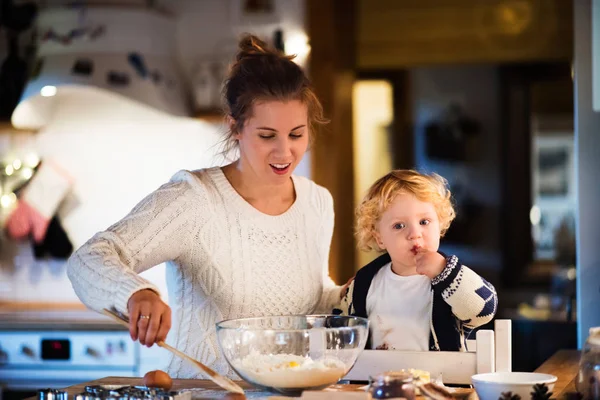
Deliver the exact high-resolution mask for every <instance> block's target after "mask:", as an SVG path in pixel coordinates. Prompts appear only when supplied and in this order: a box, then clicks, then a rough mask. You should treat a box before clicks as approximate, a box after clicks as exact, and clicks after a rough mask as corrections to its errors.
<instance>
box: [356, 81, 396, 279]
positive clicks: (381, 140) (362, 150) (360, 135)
mask: <svg viewBox="0 0 600 400" xmlns="http://www.w3.org/2000/svg"><path fill="white" fill-rule="evenodd" d="M352 109H353V117H354V118H353V119H354V122H353V129H352V131H353V135H354V137H353V140H354V204H356V205H357V206H358V205H359V204H360V202H361V201H362V199H363V197H364V196H365V194H366V192H367V190H368V189H369V187H370V186H371V185H372V184H373V182H375V181H376V180H377V179H379V178H381V177H382V176H384V175H385V174H387V173H388V172H389V171H390V170H391V169H392V160H391V154H390V138H389V126H390V124H391V123H392V121H393V119H394V110H393V99H392V85H391V84H390V82H387V81H376V80H366V81H358V82H356V83H355V84H354V88H353V93H352ZM378 254H379V253H377V252H374V251H373V252H364V251H361V250H359V249H357V250H356V265H355V270H356V271H357V270H358V269H360V268H361V267H362V266H364V265H366V264H367V263H368V262H369V261H371V260H372V259H374V258H375V257H376V256H377V255H378Z"/></svg>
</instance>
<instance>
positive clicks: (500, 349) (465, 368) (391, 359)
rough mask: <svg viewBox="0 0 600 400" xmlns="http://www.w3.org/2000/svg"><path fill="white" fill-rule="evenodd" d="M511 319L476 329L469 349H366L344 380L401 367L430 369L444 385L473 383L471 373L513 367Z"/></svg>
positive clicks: (502, 370) (468, 342)
mask: <svg viewBox="0 0 600 400" xmlns="http://www.w3.org/2000/svg"><path fill="white" fill-rule="evenodd" d="M511 342H512V335H511V320H509V319H497V320H495V322H494V330H488V329H482V330H479V331H477V332H476V337H475V340H467V351H466V352H456V351H397V350H363V351H362V353H361V354H360V355H359V356H358V359H357V360H356V363H355V364H354V367H353V368H352V369H351V370H350V372H348V374H346V376H345V377H344V378H343V379H344V380H350V381H368V380H369V377H370V376H373V375H376V374H378V373H382V372H386V371H397V370H400V369H409V368H414V369H419V370H423V371H428V372H429V373H430V375H431V379H432V380H435V379H436V378H438V377H440V376H441V378H442V381H443V382H444V384H447V383H449V384H471V376H472V375H475V374H481V373H485V372H510V371H511V370H512V357H511V348H512V343H511Z"/></svg>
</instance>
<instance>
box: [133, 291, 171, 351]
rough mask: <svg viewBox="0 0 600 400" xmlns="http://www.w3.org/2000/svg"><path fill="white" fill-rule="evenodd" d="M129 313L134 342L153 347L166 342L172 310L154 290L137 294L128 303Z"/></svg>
mask: <svg viewBox="0 0 600 400" xmlns="http://www.w3.org/2000/svg"><path fill="white" fill-rule="evenodd" d="M127 309H128V311H129V334H130V335H131V339H133V340H134V341H135V340H137V339H138V338H139V339H140V343H141V344H143V345H145V346H148V347H151V346H152V345H153V344H154V343H156V342H159V341H164V340H165V339H166V338H167V333H169V329H171V308H170V307H169V306H168V305H166V304H165V303H164V302H163V301H162V300H161V299H160V296H159V295H158V294H157V293H156V292H154V291H153V290H149V289H144V290H140V291H139V292H135V293H134V294H133V295H131V297H130V298H129V302H128V303H127Z"/></svg>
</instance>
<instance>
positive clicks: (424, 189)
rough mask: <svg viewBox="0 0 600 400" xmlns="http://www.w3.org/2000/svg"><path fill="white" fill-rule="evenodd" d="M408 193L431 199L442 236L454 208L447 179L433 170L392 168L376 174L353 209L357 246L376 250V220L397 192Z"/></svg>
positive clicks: (452, 216)
mask: <svg viewBox="0 0 600 400" xmlns="http://www.w3.org/2000/svg"><path fill="white" fill-rule="evenodd" d="M401 193H410V194H413V195H415V197H416V198H417V199H419V200H420V201H425V202H428V203H432V204H433V206H434V207H435V211H436V213H437V216H438V218H439V220H440V236H444V234H445V233H446V231H447V230H448V228H450V224H451V223H452V220H454V218H455V217H456V212H455V211H454V207H453V205H452V193H451V192H450V189H448V181H447V180H446V179H444V178H443V177H441V176H440V175H438V174H436V173H432V174H422V173H419V172H417V171H414V170H406V169H398V170H394V171H392V172H390V173H388V174H387V175H385V176H384V177H382V178H379V179H378V180H377V181H376V182H375V183H374V184H373V185H372V186H371V187H370V188H369V190H368V191H367V194H366V196H365V197H364V199H363V201H362V202H361V203H360V205H359V206H358V208H357V210H356V236H357V239H358V247H359V248H360V249H361V250H365V251H370V250H380V249H379V246H377V242H376V241H375V236H374V232H376V229H377V228H376V226H377V222H379V219H380V218H381V215H382V214H383V213H384V212H385V210H387V208H388V207H389V205H390V204H391V203H392V202H393V201H394V199H395V198H396V196H397V195H399V194H401Z"/></svg>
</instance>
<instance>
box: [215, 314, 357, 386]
mask: <svg viewBox="0 0 600 400" xmlns="http://www.w3.org/2000/svg"><path fill="white" fill-rule="evenodd" d="M368 332H369V325H368V320H367V319H365V318H360V317H348V316H337V315H287V316H269V317H255V318H240V319H232V320H227V321H221V322H219V323H217V338H218V341H219V346H220V347H221V351H222V353H223V355H224V356H225V358H226V360H227V362H228V363H229V365H231V367H232V368H233V369H234V371H235V372H236V373H237V374H238V375H239V376H240V377H241V378H242V379H244V380H245V381H247V382H249V383H251V384H252V385H254V386H256V387H258V388H260V389H264V390H269V391H272V392H276V393H281V394H285V395H298V394H300V393H301V392H302V391H304V390H308V389H310V390H318V389H324V388H326V387H327V386H330V385H332V384H335V383H336V382H337V381H338V380H340V379H341V378H343V377H344V376H345V375H346V374H347V373H348V371H350V369H351V368H352V367H353V366H354V363H355V362H356V359H357V358H358V355H359V354H360V352H361V351H362V350H363V349H364V347H365V344H366V341H367V336H368Z"/></svg>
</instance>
